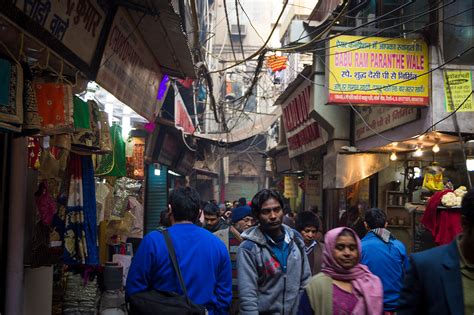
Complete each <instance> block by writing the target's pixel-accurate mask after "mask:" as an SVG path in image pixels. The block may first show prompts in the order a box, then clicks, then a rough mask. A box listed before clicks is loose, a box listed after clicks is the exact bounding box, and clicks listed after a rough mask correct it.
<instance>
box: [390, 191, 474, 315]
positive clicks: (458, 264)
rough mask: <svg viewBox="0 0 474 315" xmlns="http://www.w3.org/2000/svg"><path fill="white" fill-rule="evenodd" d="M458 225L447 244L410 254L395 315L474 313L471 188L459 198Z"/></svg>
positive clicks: (458, 314)
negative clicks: (459, 224)
mask: <svg viewBox="0 0 474 315" xmlns="http://www.w3.org/2000/svg"><path fill="white" fill-rule="evenodd" d="M451 211H452V210H451ZM461 225H462V227H463V232H462V233H461V234H460V235H458V237H456V239H455V240H454V241H452V242H451V244H447V245H443V246H439V247H435V248H432V249H429V250H427V251H423V252H419V253H416V254H413V255H412V256H411V258H410V266H409V268H408V271H407V276H406V277H405V284H404V286H403V289H402V292H401V294H400V302H399V303H400V306H399V308H398V310H397V315H418V314H421V315H423V314H433V315H435V314H436V315H437V314H443V315H463V314H469V315H470V314H474V189H471V190H470V191H469V192H468V193H467V194H466V195H465V196H464V198H463V200H462V206H461Z"/></svg>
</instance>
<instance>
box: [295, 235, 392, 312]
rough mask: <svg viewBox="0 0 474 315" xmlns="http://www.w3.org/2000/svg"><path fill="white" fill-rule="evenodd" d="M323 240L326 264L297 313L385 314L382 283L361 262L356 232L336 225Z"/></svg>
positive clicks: (305, 295) (312, 281)
mask: <svg viewBox="0 0 474 315" xmlns="http://www.w3.org/2000/svg"><path fill="white" fill-rule="evenodd" d="M324 243H325V248H324V251H323V267H322V269H321V272H320V273H318V274H317V275H315V276H314V277H313V278H311V280H310V282H309V284H308V285H307V286H306V288H305V291H304V293H303V295H302V297H301V301H300V306H299V312H298V314H305V315H306V314H318V315H323V314H324V315H333V314H337V315H339V314H352V315H380V314H382V313H383V288H382V283H381V282H380V279H379V278H378V277H377V276H375V275H373V274H372V273H371V272H370V271H369V269H368V268H367V266H365V265H362V264H360V263H359V261H360V253H361V244H360V239H359V237H358V236H357V234H356V233H355V232H354V231H353V230H351V229H350V228H347V227H340V228H336V229H333V230H330V231H329V232H327V233H326V236H325V237H324Z"/></svg>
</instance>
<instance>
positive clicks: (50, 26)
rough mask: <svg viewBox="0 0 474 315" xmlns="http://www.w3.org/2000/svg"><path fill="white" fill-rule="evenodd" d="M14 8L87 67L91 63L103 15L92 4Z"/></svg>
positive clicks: (73, 0) (70, 0)
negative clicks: (51, 36)
mask: <svg viewBox="0 0 474 315" xmlns="http://www.w3.org/2000/svg"><path fill="white" fill-rule="evenodd" d="M14 2H15V6H16V7H17V8H18V9H19V10H20V11H22V12H23V13H24V14H26V15H27V16H28V17H29V18H30V19H31V20H33V21H34V22H36V23H37V24H39V25H40V26H41V27H42V28H43V29H45V30H46V31H47V32H49V33H50V34H51V35H53V36H54V37H55V38H56V39H58V40H59V41H60V42H61V43H63V44H64V45H65V46H66V47H67V48H69V49H70V50H71V51H72V52H73V53H74V54H76V55H77V56H78V57H79V58H81V59H82V60H83V61H84V62H86V63H87V64H89V65H90V64H91V63H92V59H93V57H94V54H95V51H96V47H97V42H98V40H99V37H100V33H101V31H102V27H103V26H104V21H105V16H106V13H105V11H104V10H103V9H102V8H101V7H100V6H99V5H98V4H97V1H93V0H36V1H34V0H17V1H14Z"/></svg>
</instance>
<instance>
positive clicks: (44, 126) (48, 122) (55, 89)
mask: <svg viewBox="0 0 474 315" xmlns="http://www.w3.org/2000/svg"><path fill="white" fill-rule="evenodd" d="M34 87H35V92H36V100H37V102H38V114H39V116H40V123H41V133H42V134H44V135H52V134H60V133H70V132H73V131H74V122H73V111H74V109H73V108H74V107H73V102H72V88H71V86H70V85H66V84H62V83H41V82H39V81H35V83H34Z"/></svg>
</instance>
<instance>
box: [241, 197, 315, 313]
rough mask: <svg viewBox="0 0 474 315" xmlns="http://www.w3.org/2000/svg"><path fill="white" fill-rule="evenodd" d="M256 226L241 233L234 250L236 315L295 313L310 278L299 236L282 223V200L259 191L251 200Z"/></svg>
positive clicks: (306, 259)
mask: <svg viewBox="0 0 474 315" xmlns="http://www.w3.org/2000/svg"><path fill="white" fill-rule="evenodd" d="M252 212H253V214H254V216H255V217H256V218H257V220H258V222H259V225H258V226H256V227H253V228H250V229H249V230H247V231H245V232H244V233H243V234H242V235H241V236H242V238H243V239H244V241H243V242H242V243H241V245H240V246H239V249H238V250H237V270H238V285H239V298H240V314H242V315H258V314H282V315H287V314H296V313H297V310H298V301H299V296H300V293H301V292H302V290H303V288H304V286H305V285H306V284H307V283H308V281H309V279H310V277H311V270H310V268H309V264H308V258H307V257H306V254H305V252H304V249H303V248H304V243H303V240H302V237H301V235H300V234H299V233H298V232H296V231H295V230H293V229H291V228H290V227H288V226H286V225H284V224H283V223H282V220H283V215H284V214H283V198H282V196H281V195H280V193H278V192H277V191H274V190H269V189H263V190H261V191H259V192H258V193H257V194H256V195H255V196H254V197H253V199H252Z"/></svg>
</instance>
